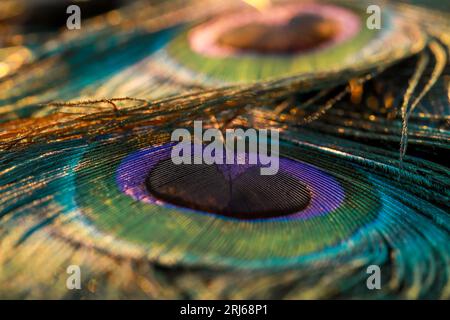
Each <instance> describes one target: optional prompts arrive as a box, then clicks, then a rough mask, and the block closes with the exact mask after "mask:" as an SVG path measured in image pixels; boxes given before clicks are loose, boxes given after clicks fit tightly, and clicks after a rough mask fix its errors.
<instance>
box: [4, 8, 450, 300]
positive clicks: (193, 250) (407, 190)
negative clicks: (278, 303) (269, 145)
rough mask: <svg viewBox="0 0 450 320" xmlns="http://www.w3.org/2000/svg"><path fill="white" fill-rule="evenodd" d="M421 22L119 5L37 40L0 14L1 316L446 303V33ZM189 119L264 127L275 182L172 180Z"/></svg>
mask: <svg viewBox="0 0 450 320" xmlns="http://www.w3.org/2000/svg"><path fill="white" fill-rule="evenodd" d="M416 2H417V1H415V3H414V4H408V3H404V2H398V1H396V2H394V1H382V2H377V1H370V3H368V2H366V1H350V0H348V1H344V0H342V1H338V0H333V1H319V0H316V1H272V3H271V4H270V7H269V8H257V9H255V8H254V7H252V6H249V4H248V3H246V2H242V1H237V0H236V1H226V2H225V1H224V2H219V1H208V0H199V1H169V2H153V3H148V2H147V1H135V2H132V3H131V4H130V3H129V4H127V5H123V6H119V7H117V8H110V10H107V11H106V12H103V13H101V14H99V15H96V16H94V17H92V18H89V19H86V20H85V21H84V20H83V24H82V28H81V29H80V30H67V29H65V28H62V29H61V30H58V31H54V30H52V29H48V27H47V29H46V28H44V30H41V31H39V32H35V31H33V30H32V31H30V30H24V27H23V24H21V23H20V21H21V20H20V17H22V19H23V16H25V15H26V14H27V11H26V9H24V7H23V3H21V2H19V1H5V2H4V3H2V4H0V8H1V9H2V10H1V12H4V13H2V14H0V26H1V28H2V29H4V30H5V32H4V33H3V35H2V36H1V37H0V43H1V44H2V48H1V49H0V155H1V156H0V297H6V298H77V299H79V298H83V299H85V298H90V299H99V298H100V299H102V298H155V299H161V298H172V299H179V298H197V299H211V298H225V299H251V298H276V299H280V298H282V299H311V298H368V299H383V298H389V299H405V298H406V299H424V298H438V299H448V298H450V246H449V244H450V232H449V231H450V216H449V183H450V176H449V171H448V164H447V162H448V161H447V157H448V150H449V140H450V134H449V128H448V125H449V117H450V63H449V62H448V58H449V55H450V24H449V22H448V21H450V20H449V15H450V14H449V13H448V12H447V11H445V10H439V11H437V10H434V9H431V8H427V9H426V8H424V7H422V6H419V5H418V4H417V3H416ZM373 3H377V4H378V5H379V7H381V9H382V10H381V12H382V16H381V23H382V25H381V28H380V29H373V30H372V29H370V28H368V27H367V25H366V19H367V16H368V14H367V11H366V9H367V7H368V6H369V5H370V4H373ZM438 5H439V4H438ZM28 14H29V13H28ZM17 21H19V22H17ZM299 34H300V35H301V36H299ZM280 35H283V36H282V37H280ZM199 120H200V121H202V123H203V126H204V127H205V128H217V129H220V130H222V131H225V130H226V129H230V128H245V129H278V130H279V134H280V140H279V143H278V147H279V157H280V160H279V171H278V172H277V173H276V174H275V175H273V176H262V175H260V174H259V169H260V168H261V164H254V165H246V164H234V165H228V164H227V165H217V164H209V165H207V164H201V165H195V166H191V165H175V164H173V162H172V161H171V150H172V147H173V145H174V143H173V142H172V141H171V133H172V132H173V131H174V130H175V129H177V128H186V129H188V130H192V127H193V123H194V121H199ZM244 156H245V157H248V156H249V155H248V154H245V155H244ZM70 265H78V266H80V268H81V270H82V281H83V283H82V290H75V291H71V290H67V287H66V279H67V272H66V269H67V267H68V266H70ZM371 265H377V266H379V267H380V269H381V274H382V281H381V283H382V286H381V289H380V290H369V289H368V288H367V286H366V279H367V277H368V275H367V272H366V271H367V268H368V266H371Z"/></svg>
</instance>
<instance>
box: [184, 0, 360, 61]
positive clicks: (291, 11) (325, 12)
mask: <svg viewBox="0 0 450 320" xmlns="http://www.w3.org/2000/svg"><path fill="white" fill-rule="evenodd" d="M301 14H312V15H316V16H318V17H321V18H323V19H327V20H330V21H333V22H335V23H337V24H338V25H339V26H340V28H338V29H339V30H337V32H336V35H335V36H334V37H332V39H330V40H329V41H326V42H324V43H321V44H319V45H318V46H317V47H315V48H314V49H312V50H318V49H323V48H326V47H330V46H333V45H335V44H338V43H341V42H344V41H347V40H349V39H351V38H352V37H354V36H355V35H356V34H357V33H358V31H359V30H360V27H361V21H360V18H359V17H358V16H357V15H356V14H355V13H353V12H352V11H350V10H349V9H345V8H341V7H337V6H334V5H328V4H313V3H303V4H289V5H280V6H274V7H272V8H270V10H267V11H263V12H259V11H255V10H246V11H243V12H242V11H240V12H234V13H229V14H225V15H223V16H221V17H217V18H215V19H213V20H212V21H208V22H205V23H203V24H201V25H199V26H197V27H196V28H194V29H193V30H192V31H191V32H190V33H189V35H188V40H189V44H190V46H191V49H192V50H193V51H195V52H197V53H199V54H202V55H205V56H209V57H222V58H224V57H229V56H235V55H239V54H241V52H240V51H239V49H236V48H233V47H231V46H224V45H221V44H219V43H218V41H217V40H218V39H219V37H220V36H221V35H222V34H224V33H225V32H227V31H229V30H232V29H236V28H240V27H243V26H245V25H248V24H250V23H260V24H264V25H269V26H270V25H272V26H279V25H283V24H286V23H288V22H289V20H290V19H292V18H294V17H295V16H297V15H301Z"/></svg>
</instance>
